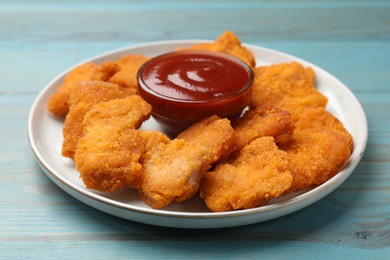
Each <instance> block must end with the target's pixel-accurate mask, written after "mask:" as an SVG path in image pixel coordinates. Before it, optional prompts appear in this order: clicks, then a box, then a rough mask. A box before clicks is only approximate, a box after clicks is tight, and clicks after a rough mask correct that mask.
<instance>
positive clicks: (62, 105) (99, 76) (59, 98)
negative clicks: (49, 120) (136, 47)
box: [47, 62, 119, 117]
mask: <svg viewBox="0 0 390 260" xmlns="http://www.w3.org/2000/svg"><path fill="white" fill-rule="evenodd" d="M117 71H119V66H118V65H117V64H116V63H114V62H104V63H102V64H100V65H96V64H94V63H91V62H88V63H84V64H82V65H80V66H78V67H76V68H75V69H73V70H72V71H70V72H69V73H68V74H67V75H66V76H65V78H64V82H63V84H62V85H60V86H59V87H58V88H57V90H56V92H55V93H54V94H53V95H52V96H51V97H50V99H49V102H48V106H47V108H48V110H49V111H50V112H51V113H52V114H53V115H55V116H58V117H65V116H66V114H67V113H68V112H69V104H68V99H69V95H70V92H71V91H72V89H73V88H74V87H77V84H75V83H77V82H81V81H95V80H99V81H107V80H108V79H109V78H110V77H111V76H112V75H114V74H115V73H116V72H117Z"/></svg>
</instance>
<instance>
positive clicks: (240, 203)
mask: <svg viewBox="0 0 390 260" xmlns="http://www.w3.org/2000/svg"><path fill="white" fill-rule="evenodd" d="M288 165H289V164H288V160H287V155H286V153H285V152H283V151H281V150H279V149H278V147H277V146H276V145H275V142H274V140H273V137H260V138H258V139H256V140H254V141H252V142H251V143H250V144H249V145H247V146H245V147H244V148H243V149H242V150H240V151H239V152H238V153H237V154H235V156H233V157H232V158H230V159H229V160H228V161H226V162H224V163H221V164H218V165H217V166H216V168H215V170H213V171H210V172H207V173H205V174H204V175H203V177H202V181H201V187H200V195H201V197H202V198H203V199H204V201H205V203H206V205H207V207H208V208H209V209H210V210H211V211H230V210H238V209H249V208H254V207H259V206H263V205H265V204H267V203H268V202H269V201H270V200H271V199H272V198H276V197H279V196H281V195H282V194H283V193H284V192H285V191H286V190H287V189H288V188H289V187H290V185H291V183H292V176H291V173H290V171H289V170H288Z"/></svg>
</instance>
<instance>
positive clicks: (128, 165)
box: [74, 95, 169, 192]
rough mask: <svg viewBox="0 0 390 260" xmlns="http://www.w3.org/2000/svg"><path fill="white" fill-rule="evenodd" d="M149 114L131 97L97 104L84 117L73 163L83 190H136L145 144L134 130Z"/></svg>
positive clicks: (134, 97) (144, 107) (149, 111)
mask: <svg viewBox="0 0 390 260" xmlns="http://www.w3.org/2000/svg"><path fill="white" fill-rule="evenodd" d="M150 113H151V106H150V105H149V104H147V103H146V102H145V101H144V100H142V99H141V97H139V96H136V95H132V96H130V97H126V98H121V99H114V100H111V101H107V102H101V103H98V104H96V105H94V106H93V107H92V108H91V109H90V110H89V111H88V112H87V113H86V114H85V117H84V121H83V137H81V138H80V140H79V142H78V143H77V148H76V150H75V156H74V160H75V163H76V168H77V170H78V171H79V172H80V177H81V178H82V180H83V182H84V184H85V185H86V187H87V188H89V189H95V190H99V191H104V192H113V191H116V190H118V189H121V188H123V187H125V186H127V187H134V186H137V184H136V181H137V179H138V178H139V177H140V176H141V174H142V164H141V163H140V159H141V156H142V155H143V153H144V152H145V149H146V143H147V141H146V140H145V138H146V135H142V134H140V131H138V130H135V128H138V127H139V126H140V125H141V124H142V122H143V121H145V120H146V119H148V118H149V116H150ZM161 135H162V134H161ZM149 136H150V135H149ZM149 138H150V137H149ZM160 140H161V139H160ZM168 140H169V139H168Z"/></svg>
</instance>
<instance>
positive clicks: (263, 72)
mask: <svg viewBox="0 0 390 260" xmlns="http://www.w3.org/2000/svg"><path fill="white" fill-rule="evenodd" d="M255 75H256V79H255V83H254V85H253V88H254V89H253V99H252V104H253V106H269V105H272V106H277V107H279V108H281V109H286V110H288V111H289V112H290V114H291V118H292V121H293V123H294V124H295V130H294V133H293V135H292V136H291V141H290V142H289V143H287V144H284V145H281V144H280V145H279V146H280V148H281V149H283V150H285V151H286V152H287V155H288V159H289V161H290V170H291V174H292V176H293V179H294V181H293V184H292V185H291V187H290V189H289V190H288V191H287V193H288V192H292V191H296V190H302V189H305V188H309V187H312V186H315V185H319V184H321V183H323V182H325V181H327V180H328V179H329V178H331V177H333V176H334V175H335V174H337V173H338V172H339V171H340V170H341V169H342V168H343V167H345V165H346V164H347V162H348V159H349V157H350V155H351V153H352V150H353V139H352V136H351V135H350V134H349V133H348V131H347V130H346V129H345V127H344V126H343V124H342V123H341V122H340V121H339V120H338V119H337V118H335V117H334V116H333V115H332V114H330V113H329V112H327V111H326V110H325V107H326V103H327V98H326V97H325V96H324V95H323V94H321V93H320V92H319V91H318V90H317V89H316V87H315V74H314V71H313V70H312V69H311V68H305V67H303V66H302V65H301V64H299V63H296V62H292V63H284V64H276V65H271V66H267V67H260V68H257V69H256V73H255Z"/></svg>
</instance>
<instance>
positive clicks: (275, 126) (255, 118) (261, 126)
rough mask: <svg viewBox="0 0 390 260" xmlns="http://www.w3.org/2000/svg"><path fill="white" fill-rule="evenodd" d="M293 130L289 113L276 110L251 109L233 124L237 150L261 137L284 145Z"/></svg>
mask: <svg viewBox="0 0 390 260" xmlns="http://www.w3.org/2000/svg"><path fill="white" fill-rule="evenodd" d="M294 128H295V126H294V123H293V122H292V121H291V116H290V113H289V112H288V111H286V110H281V109H278V108H255V109H251V110H249V111H247V112H245V114H244V116H243V117H241V118H239V119H238V120H237V121H236V122H235V124H234V130H235V131H236V135H237V146H238V149H239V150H240V149H242V148H243V147H244V146H245V145H247V144H249V143H250V142H252V141H253V140H255V139H257V138H259V137H263V136H272V137H274V138H275V142H276V143H277V144H286V143H288V142H289V141H290V138H291V135H292V133H293V131H294Z"/></svg>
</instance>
